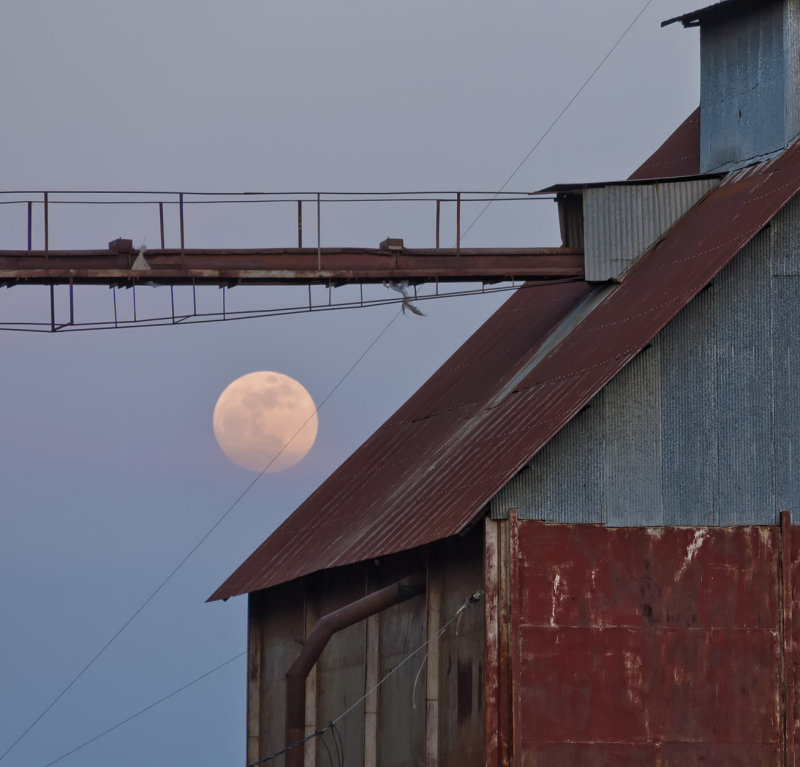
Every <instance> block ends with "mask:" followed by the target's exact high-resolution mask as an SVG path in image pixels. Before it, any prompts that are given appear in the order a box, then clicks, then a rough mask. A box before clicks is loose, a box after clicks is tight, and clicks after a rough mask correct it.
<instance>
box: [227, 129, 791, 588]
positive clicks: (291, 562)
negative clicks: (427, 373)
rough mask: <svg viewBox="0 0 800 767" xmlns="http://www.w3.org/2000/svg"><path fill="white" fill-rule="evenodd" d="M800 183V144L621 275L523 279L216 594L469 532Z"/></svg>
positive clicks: (694, 214) (733, 185) (714, 196)
mask: <svg viewBox="0 0 800 767" xmlns="http://www.w3.org/2000/svg"><path fill="white" fill-rule="evenodd" d="M798 189H800V144H797V143H796V144H794V145H793V146H792V147H791V148H790V149H788V150H786V151H785V152H784V153H782V154H781V155H779V156H778V157H777V158H775V159H773V160H771V161H770V162H766V163H762V164H759V165H755V166H753V167H752V168H747V169H744V170H741V171H737V172H735V173H732V174H730V175H729V176H727V177H726V178H725V180H724V181H723V182H722V183H721V184H720V186H718V187H717V188H716V189H714V190H713V191H712V192H710V193H709V194H708V195H707V196H706V197H705V198H704V199H703V200H701V201H700V202H699V203H698V204H697V205H696V206H695V207H694V208H692V209H691V210H690V211H689V212H688V213H687V214H686V215H685V216H684V217H683V218H681V219H680V220H679V221H678V222H677V223H676V224H675V226H673V228H672V229H671V230H670V231H669V232H668V233H667V234H666V235H664V237H663V238H662V239H661V240H659V242H658V243H657V244H656V245H655V246H654V247H653V248H652V249H651V250H650V251H649V252H648V253H647V254H645V255H644V256H643V257H642V258H641V259H640V260H639V261H638V262H637V264H636V265H635V266H634V267H633V268H632V269H631V270H630V271H629V272H628V273H627V274H626V276H625V278H624V281H623V282H622V283H621V284H619V285H616V286H609V287H594V288H593V287H590V286H589V285H586V284H583V283H574V284H561V285H548V286H543V287H536V288H530V289H526V290H520V291H518V292H517V293H516V294H515V295H514V296H513V297H512V298H511V299H510V300H509V301H508V302H507V303H506V304H505V305H504V306H503V307H501V309H500V310H499V311H498V312H497V313H496V314H495V315H493V317H492V318H490V319H489V320H488V321H487V322H486V323H485V324H484V325H483V326H482V327H481V328H480V329H479V330H478V331H477V332H476V333H475V334H474V335H473V336H472V338H470V339H469V340H468V341H467V342H466V343H465V344H464V345H463V346H462V347H461V349H459V351H457V352H456V354H454V355H453V357H451V359H450V360H449V361H448V362H446V363H445V364H444V366H443V367H442V368H441V369H440V370H439V371H438V372H437V373H436V374H435V375H434V376H433V377H432V378H431V379H430V380H429V381H428V382H427V383H426V384H425V385H424V386H423V387H422V388H421V389H420V390H419V391H418V392H417V393H416V394H415V395H414V396H413V397H412V398H411V399H410V400H409V401H408V402H407V403H406V404H405V405H403V406H402V407H401V408H400V409H399V410H398V411H397V413H395V415H394V416H392V417H391V418H390V419H389V420H388V421H387V422H386V423H385V424H384V425H383V426H382V427H381V428H380V429H379V430H378V431H377V432H375V434H373V435H372V437H370V438H369V439H368V440H367V441H366V442H365V443H364V445H362V446H361V448H359V450H357V451H356V452H355V453H354V454H353V455H352V456H351V457H350V458H349V459H348V460H347V461H346V462H345V463H344V464H343V465H342V466H341V467H340V468H339V469H338V470H337V471H336V472H334V474H333V475H331V477H330V478H329V479H328V480H327V481H326V482H325V483H324V484H323V485H322V486H321V487H320V488H319V489H318V490H317V491H316V492H315V493H314V494H313V495H312V496H311V497H310V498H309V499H308V500H307V501H306V502H305V503H304V504H303V505H302V506H301V507H300V508H299V509H298V510H297V511H296V512H295V514H293V515H292V516H291V517H290V518H289V519H288V520H287V521H286V522H285V523H284V524H283V525H282V526H281V527H280V528H279V529H278V530H277V531H276V532H275V533H274V534H273V535H272V536H271V537H270V538H269V539H268V540H267V541H266V542H265V543H264V544H262V546H261V547H259V548H258V549H257V550H256V552H254V554H253V555H252V556H251V557H250V558H249V559H248V560H247V561H246V562H245V563H244V564H243V565H242V566H241V567H240V568H239V569H238V570H237V571H236V572H235V573H234V574H233V575H232V576H231V577H230V578H229V579H228V581H226V582H225V584H223V586H222V587H220V589H218V590H217V592H216V593H215V594H214V595H213V596H212V599H218V598H225V597H230V596H233V595H235V594H241V593H244V592H247V591H253V590H257V589H262V588H267V587H269V586H271V585H274V584H276V583H280V582H282V581H285V580H291V579H292V578H296V577H298V576H301V575H304V574H306V573H310V572H314V571H317V570H323V569H326V568H329V567H335V566H337V565H343V564H348V563H352V562H358V561H362V560H366V559H370V558H372V557H376V556H383V555H385V554H388V553H392V552H397V551H403V550H406V549H410V548H413V547H416V546H420V545H423V544H426V543H429V542H431V541H433V540H437V539H441V538H445V537H448V536H451V535H454V534H457V533H458V532H460V531H461V530H462V529H463V528H464V527H465V526H466V525H468V524H470V523H471V522H472V521H473V520H474V518H475V516H476V515H477V514H478V513H480V511H481V509H482V508H483V507H484V506H485V504H486V503H487V502H488V501H489V500H490V499H491V497H492V496H493V495H494V494H495V493H496V492H497V491H498V490H499V489H500V488H501V487H502V486H503V485H504V484H505V483H506V482H508V481H509V480H510V479H511V478H512V477H513V476H514V475H515V474H516V473H517V472H518V471H519V470H520V468H521V467H522V466H524V465H525V464H526V463H527V462H528V461H530V459H531V458H532V457H533V456H534V455H535V454H536V453H537V452H538V451H539V450H541V449H542V447H543V446H544V445H546V444H547V442H548V441H549V440H550V439H552V437H553V436H554V435H555V434H557V433H558V432H559V431H560V430H561V428H562V427H563V426H564V425H565V424H566V423H568V422H569V420H570V419H571V418H572V417H573V416H575V415H576V414H577V413H578V412H579V411H580V410H581V409H582V408H583V407H584V406H585V405H586V404H587V403H588V402H589V400H590V399H591V398H592V397H593V396H594V395H595V394H597V392H598V391H599V390H600V389H601V388H602V387H603V386H605V384H606V383H608V382H609V381H610V380H611V379H612V378H613V377H614V376H615V375H616V374H617V373H618V372H619V371H620V370H621V369H622V368H623V367H625V365H626V364H627V363H628V362H630V360H632V359H633V358H634V357H635V356H636V355H637V354H638V353H639V352H640V351H641V350H642V349H643V348H644V347H645V346H646V345H647V344H648V343H650V341H651V340H652V339H653V337H654V336H655V335H656V334H657V333H658V332H659V331H660V330H661V329H662V328H663V327H664V326H665V325H666V324H667V323H668V322H669V321H670V320H671V319H672V318H673V317H675V315H676V314H677V313H678V312H679V311H680V310H681V309H682V308H683V307H684V306H686V304H687V303H688V302H689V301H690V300H691V299H692V298H693V297H694V296H695V295H696V294H697V293H699V292H700V291H701V290H702V289H703V288H704V287H705V286H706V285H708V283H709V282H710V281H711V280H712V279H713V278H714V277H715V276H716V274H717V273H718V272H719V271H720V270H721V269H722V268H723V267H724V266H725V265H726V264H727V263H728V262H729V261H730V260H731V259H732V258H733V257H734V256H735V255H736V253H738V252H739V251H740V250H741V248H742V247H744V245H746V244H747V243H748V242H749V241H750V240H751V239H752V237H753V236H755V234H756V233H757V232H758V231H759V230H760V229H761V228H762V227H763V226H765V225H766V224H767V223H768V222H769V220H770V219H771V218H772V217H773V216H774V215H775V214H776V213H777V212H778V211H779V210H780V209H781V208H782V207H783V206H784V205H785V204H786V203H787V202H788V201H789V200H790V199H791V198H792V197H793V196H794V194H795V193H796V192H797V191H798Z"/></svg>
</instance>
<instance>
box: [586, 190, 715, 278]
mask: <svg viewBox="0 0 800 767" xmlns="http://www.w3.org/2000/svg"><path fill="white" fill-rule="evenodd" d="M718 184H719V179H715V178H708V179H697V180H692V181H672V182H664V183H659V184H633V185H630V184H613V185H609V186H601V187H590V188H588V189H586V190H585V191H584V193H583V220H584V248H585V259H586V266H585V272H586V279H587V280H589V281H590V282H591V281H595V282H604V281H605V280H612V279H616V278H618V277H620V276H621V275H622V274H624V272H625V271H626V270H627V269H628V268H629V267H630V266H631V264H633V263H634V262H635V261H636V260H637V259H638V258H639V257H640V256H641V255H642V254H643V253H644V252H645V251H646V250H647V249H648V248H649V247H650V245H652V244H653V243H654V242H655V241H656V240H657V239H658V238H659V237H660V236H661V235H662V234H664V232H666V231H667V230H668V229H669V228H670V227H671V226H672V225H673V224H674V223H675V222H676V221H677V220H678V219H679V218H680V217H681V216H682V215H683V214H684V213H685V212H686V211H687V210H689V208H691V207H692V206H693V205H694V204H695V203H696V202H697V201H698V200H699V199H700V198H701V197H702V196H703V195H704V194H706V192H708V191H710V190H711V189H713V188H714V187H715V186H717V185H718Z"/></svg>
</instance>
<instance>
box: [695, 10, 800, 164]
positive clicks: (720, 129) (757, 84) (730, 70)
mask: <svg viewBox="0 0 800 767" xmlns="http://www.w3.org/2000/svg"><path fill="white" fill-rule="evenodd" d="M799 9H800V5H798V2H797V0H784V2H765V3H761V4H758V7H757V8H756V9H755V10H754V11H752V12H751V13H748V14H746V15H733V16H731V17H730V18H728V19H726V20H724V21H721V22H718V23H714V24H707V25H703V26H702V29H701V80H700V94H701V96H700V113H701V117H700V126H701V127H700V131H701V138H700V168H701V172H706V171H710V170H716V169H719V168H721V167H723V166H725V165H727V164H735V163H737V162H740V161H742V160H746V159H748V158H752V157H758V156H759V155H764V154H767V153H769V152H774V151H776V150H778V149H782V148H783V147H785V146H787V144H788V141H789V140H790V139H791V138H792V137H794V136H795V135H797V133H798V131H800V114H799V113H798V109H799V108H800V99H799V98H798V90H799V89H798V86H799V85H800V78H798V62H797V56H798V45H797V39H798V23H799V22H800V18H799V17H798V10H799Z"/></svg>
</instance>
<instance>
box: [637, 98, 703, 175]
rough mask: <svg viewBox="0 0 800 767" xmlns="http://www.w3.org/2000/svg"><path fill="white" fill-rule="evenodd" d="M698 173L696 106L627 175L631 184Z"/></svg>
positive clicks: (698, 125) (697, 113)
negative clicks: (648, 155) (666, 137)
mask: <svg viewBox="0 0 800 767" xmlns="http://www.w3.org/2000/svg"><path fill="white" fill-rule="evenodd" d="M697 173H700V107H697V109H695V110H694V112H692V113H691V114H690V115H689V116H688V117H687V118H686V119H685V120H684V121H683V122H682V123H681V124H680V125H679V126H678V128H677V129H676V130H675V131H674V132H673V133H672V135H671V136H670V137H669V138H668V139H667V140H666V141H665V142H664V143H663V144H662V145H661V146H660V147H659V148H658V149H657V150H656V151H655V152H654V153H653V154H652V155H651V156H650V157H649V158H648V159H647V160H645V162H643V163H642V164H641V165H640V166H639V167H638V168H637V169H636V170H635V171H634V172H633V173H632V174H631V176H630V180H631V181H638V180H641V179H653V178H665V177H667V176H670V177H672V176H693V175H695V174H697Z"/></svg>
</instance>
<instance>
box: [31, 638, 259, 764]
mask: <svg viewBox="0 0 800 767" xmlns="http://www.w3.org/2000/svg"><path fill="white" fill-rule="evenodd" d="M244 655H247V652H246V651H245V652H240V653H239V654H238V655H234V656H233V657H232V658H229V659H228V660H226V661H225V662H224V663H220V664H219V666H215V667H214V668H212V669H211V670H210V671H206V673H205V674H201V675H200V676H198V677H196V678H195V679H193V680H192V681H191V682H187V683H186V684H185V685H183V686H182V687H178V689H176V690H173V691H172V692H170V693H167V694H166V695H164V696H163V697H162V698H159V699H158V700H157V701H155V702H153V703H151V704H150V705H149V706H145V707H144V708H143V709H140V710H139V711H137V712H136V713H135V714H131V715H130V716H129V717H126V718H125V719H123V720H122V721H121V722H117V723H116V724H115V725H112V726H111V727H109V728H108V729H107V730H103V732H101V733H100V734H99V735H95V736H94V737H93V738H89V740H86V741H84V742H83V743H81V744H80V745H79V746H75V748H72V749H70V750H69V751H67V752H66V753H63V754H61V756H59V757H58V758H57V759H53V761H52V762H48V763H47V764H45V765H44V767H52V765H54V764H57V763H58V762H60V761H62V760H63V759H66V758H67V757H68V756H72V754H74V753H75V752H76V751H80V750H81V749H82V748H85V747H86V746H88V745H90V744H91V743H94V742H95V741H96V740H100V738H102V737H105V736H106V735H108V734H109V733H110V732H113V731H114V730H116V729H119V728H120V727H122V726H123V725H124V724H127V723H128V722H131V721H133V720H134V719H136V718H137V717H139V716H141V715H142V714H144V713H146V712H148V711H150V709H153V708H155V707H156V706H159V705H161V704H162V703H164V701H167V700H169V699H170V698H173V697H175V696H176V695H177V694H178V693H181V692H183V691H184V690H187V689H189V688H190V687H192V686H193V685H196V684H197V683H198V682H201V681H202V680H203V679H206V678H207V677H210V676H211V675H212V674H215V673H216V672H217V671H220V670H221V669H223V668H225V666H228V665H230V664H231V663H233V662H234V661H237V660H239V658H241V657H243V656H244Z"/></svg>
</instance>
